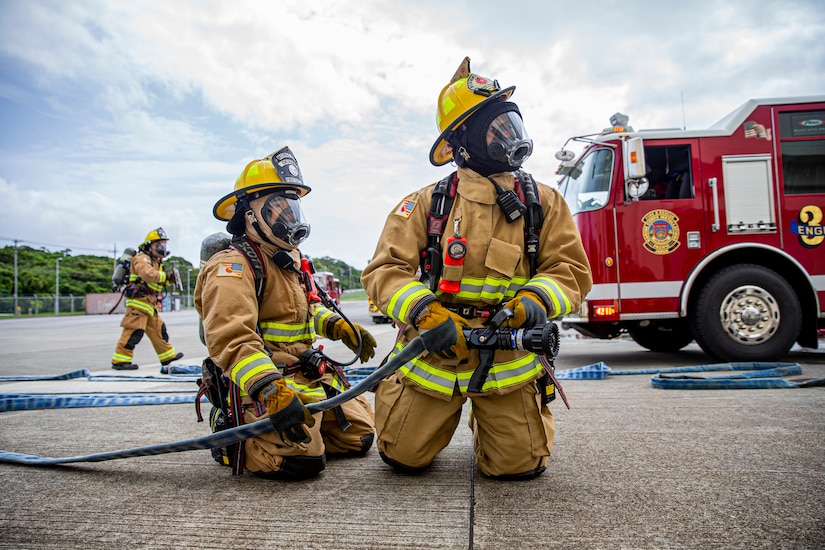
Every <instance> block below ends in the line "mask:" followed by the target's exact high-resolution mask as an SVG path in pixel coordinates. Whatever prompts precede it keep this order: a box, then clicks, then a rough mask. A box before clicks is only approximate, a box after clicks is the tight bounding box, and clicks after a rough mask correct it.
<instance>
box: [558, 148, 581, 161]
mask: <svg viewBox="0 0 825 550" xmlns="http://www.w3.org/2000/svg"><path fill="white" fill-rule="evenodd" d="M574 158H576V153H574V152H573V151H568V150H567V149H561V150H559V151H556V160H560V161H562V162H570V161H571V160H573V159H574Z"/></svg>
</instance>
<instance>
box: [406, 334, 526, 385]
mask: <svg viewBox="0 0 825 550" xmlns="http://www.w3.org/2000/svg"><path fill="white" fill-rule="evenodd" d="M401 348H402V346H401V344H396V346H395V350H394V351H393V353H392V355H396V353H397V352H398V351H399V350H400V349H401ZM391 357H392V356H391ZM398 370H399V371H400V372H401V374H403V375H404V377H405V378H408V379H409V380H412V381H413V382H415V383H416V384H418V385H419V386H421V387H423V388H426V389H428V390H432V391H435V392H438V393H441V394H444V395H452V394H453V388H455V385H456V382H458V387H459V389H460V390H461V392H462V393H467V388H468V386H469V384H470V378H472V376H473V371H462V372H455V371H452V370H448V369H442V368H439V367H436V366H435V365H431V364H430V363H427V362H426V361H424V360H422V359H413V360H412V361H410V362H409V363H406V364H404V365H402V366H401V368H399V369H398ZM541 371H542V365H541V363H540V362H539V358H538V356H537V355H536V354H535V353H528V354H527V355H525V356H523V357H517V358H515V359H512V360H510V361H504V362H501V363H493V366H492V368H490V371H489V373H488V374H487V379H486V380H485V382H484V385H483V386H482V391H490V390H501V389H504V388H509V387H511V386H514V385H516V384H520V383H522V382H525V381H528V380H532V379H533V378H536V376H538V375H539V374H540V373H541Z"/></svg>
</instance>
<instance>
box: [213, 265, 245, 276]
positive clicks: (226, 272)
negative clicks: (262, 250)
mask: <svg viewBox="0 0 825 550" xmlns="http://www.w3.org/2000/svg"><path fill="white" fill-rule="evenodd" d="M241 276H243V264H242V263H239V262H220V267H219V268H218V277H235V278H236V279H240V278H241Z"/></svg>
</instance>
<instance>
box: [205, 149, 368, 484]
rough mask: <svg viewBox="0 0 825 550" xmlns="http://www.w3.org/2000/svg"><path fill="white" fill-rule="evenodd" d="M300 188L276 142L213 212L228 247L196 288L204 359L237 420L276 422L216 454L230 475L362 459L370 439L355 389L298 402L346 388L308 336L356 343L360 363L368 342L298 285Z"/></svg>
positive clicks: (310, 473) (273, 474)
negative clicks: (311, 406) (335, 403)
mask: <svg viewBox="0 0 825 550" xmlns="http://www.w3.org/2000/svg"><path fill="white" fill-rule="evenodd" d="M309 191H310V188H309V187H308V186H307V185H305V184H304V181H303V178H302V176H301V171H300V168H299V167H298V162H297V160H296V159H295V156H294V155H293V153H292V152H291V151H290V149H289V148H288V147H284V148H283V149H280V150H279V151H277V152H275V153H272V154H271V155H269V156H268V157H266V158H264V159H260V160H254V161H252V162H250V163H249V164H247V166H246V167H245V168H244V170H243V171H242V172H241V174H240V176H238V179H237V181H236V183H235V190H234V191H233V192H232V193H229V194H228V195H226V196H225V197H223V198H222V199H220V200H219V201H218V202H217V204H216V205H215V208H214V211H213V213H214V215H215V217H216V218H217V219H219V220H223V221H227V222H228V223H227V226H226V227H227V231H229V233H231V234H232V236H233V237H232V241H231V246H230V247H229V248H228V249H226V250H221V251H219V252H217V253H215V254H214V255H213V256H212V257H211V258H210V259H209V260H207V261H206V263H205V265H204V266H203V267H202V268H201V271H200V274H199V275H198V280H197V283H196V285H195V308H196V309H197V311H198V314H199V315H200V317H201V319H202V321H203V332H204V339H205V343H206V346H207V349H208V351H209V356H210V359H209V360H211V361H214V364H216V365H217V366H218V367H219V368H220V370H221V371H222V372H223V374H224V375H225V377H226V378H228V379H229V380H230V381H231V385H230V386H231V387H234V388H236V389H237V390H238V391H239V395H240V401H241V404H242V407H243V411H242V414H239V415H238V416H242V419H243V423H251V422H255V421H257V420H259V419H261V418H264V417H265V416H266V415H273V414H275V415H276V417H275V418H277V419H279V420H277V422H278V425H279V428H278V430H276V432H273V433H269V434H266V435H263V436H260V437H254V438H251V439H249V440H247V441H245V442H244V444H243V446H242V448H240V449H236V450H235V452H233V453H230V455H231V456H228V457H227V458H226V459H225V460H224V463H227V462H228V463H229V465H232V466H233V467H234V468H235V470H236V473H238V471H240V472H242V471H243V468H245V469H246V470H247V471H249V472H251V473H253V474H256V475H259V476H262V477H267V478H273V479H283V480H299V479H306V478H311V477H314V476H316V475H318V474H319V473H321V472H322V471H323V470H324V468H325V465H326V457H327V456H341V455H349V456H363V455H364V454H366V452H367V451H368V450H369V449H370V447H371V446H372V442H373V439H374V435H375V427H374V426H375V423H374V415H373V411H372V406H371V405H370V403H369V401H368V400H367V399H366V398H365V397H363V396H359V397H357V398H355V399H353V400H351V401H349V402H347V403H345V404H344V405H342V406H341V407H340V408H338V409H333V410H330V411H326V412H324V413H318V414H317V415H316V416H317V417H313V416H311V415H310V414H309V413H308V411H307V409H306V407H305V406H304V403H307V402H310V401H315V400H321V399H325V398H326V397H328V396H330V395H333V394H335V393H338V392H340V391H343V390H345V389H346V387H347V385H348V382H347V381H346V378H345V377H344V373H343V371H342V370H341V369H340V368H336V366H335V365H334V364H332V363H330V362H328V361H327V360H326V359H325V357H324V356H323V355H322V354H320V350H317V349H315V348H313V347H312V345H313V342H314V341H315V339H316V337H318V336H321V337H325V338H329V339H332V340H342V341H343V343H344V344H345V345H346V346H347V347H349V348H350V349H352V350H354V351H357V350H360V351H358V353H360V359H361V361H362V362H366V361H367V360H368V359H369V358H371V357H373V356H374V355H375V345H376V341H375V338H373V336H372V335H371V334H370V333H369V332H368V331H366V330H365V329H364V328H362V327H361V326H359V325H357V324H349V323H348V321H347V320H346V319H344V318H342V317H341V316H340V315H337V314H336V313H334V312H333V311H331V310H329V309H327V308H326V307H325V306H324V305H322V304H321V303H320V302H319V301H317V300H316V298H315V296H314V295H313V294H312V293H311V292H309V293H308V292H307V288H306V286H305V284H304V278H303V277H302V272H301V270H300V268H301V264H302V260H304V261H306V259H305V258H303V256H302V254H301V252H300V250H299V249H298V246H299V245H300V244H301V243H302V242H303V241H304V240H305V239H306V238H307V237H308V236H309V232H310V226H309V223H307V221H306V219H305V218H304V214H303V210H302V208H301V197H303V196H305V195H306V194H307V193H309ZM310 279H311V276H310ZM359 341H360V342H361V345H360V346H359ZM216 415H217V416H218V417H219V418H220V422H218V424H220V423H221V422H224V423H226V422H229V423H230V425H236V424H235V423H234V420H233V419H232V418H226V417H227V416H231V414H230V415H225V414H223V413H219V412H217V411H215V410H213V421H214V419H215V416H216ZM270 418H272V417H270ZM213 424H215V422H213ZM213 429H216V428H215V427H214V426H213ZM215 458H216V460H219V461H220V460H221V457H218V456H216V457H215ZM239 465H240V467H239Z"/></svg>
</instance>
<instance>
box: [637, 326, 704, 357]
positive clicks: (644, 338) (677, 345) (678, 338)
mask: <svg viewBox="0 0 825 550" xmlns="http://www.w3.org/2000/svg"><path fill="white" fill-rule="evenodd" d="M627 332H628V333H629V334H630V337H631V338H633V341H634V342H636V343H637V344H639V345H640V346H642V347H643V348H647V349H649V350H650V351H658V352H664V353H668V352H674V351H679V350H680V349H682V348H683V347H685V346H686V345H688V344H690V343H691V342H692V341H693V334H691V332H690V327H689V326H688V323H687V322H686V321H685V320H684V319H668V320H666V321H651V322H650V323H649V324H648V325H647V326H641V325H640V324H639V325H636V326H634V327H632V328H629V329H627Z"/></svg>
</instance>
